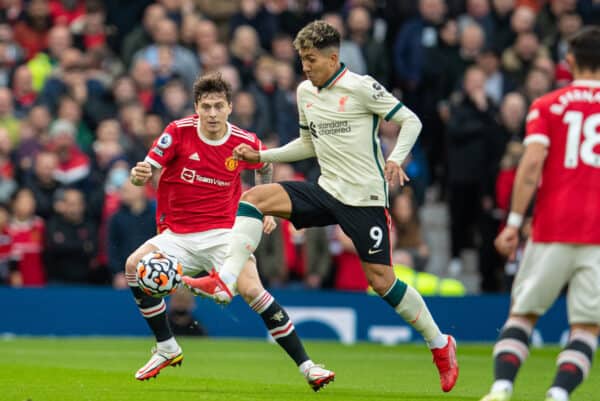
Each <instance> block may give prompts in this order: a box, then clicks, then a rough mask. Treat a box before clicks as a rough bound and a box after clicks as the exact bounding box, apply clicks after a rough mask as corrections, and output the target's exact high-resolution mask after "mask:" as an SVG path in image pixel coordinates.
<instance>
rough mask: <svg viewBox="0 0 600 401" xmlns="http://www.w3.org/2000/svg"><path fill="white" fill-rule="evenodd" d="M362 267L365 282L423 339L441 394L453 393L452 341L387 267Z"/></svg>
mask: <svg viewBox="0 0 600 401" xmlns="http://www.w3.org/2000/svg"><path fill="white" fill-rule="evenodd" d="M363 267H364V270H365V273H366V276H367V280H368V281H369V284H370V285H371V287H372V288H373V289H374V290H375V292H377V293H378V294H379V295H380V296H381V297H382V298H383V299H384V300H385V301H386V302H387V303H388V304H389V305H390V306H391V307H392V308H394V310H395V311H396V313H398V314H399V315H400V316H401V317H402V318H403V319H404V320H405V321H406V322H407V323H409V324H410V325H411V326H412V327H413V328H414V329H415V330H417V331H418V332H419V333H420V334H421V335H422V336H423V338H424V339H425V341H426V343H427V345H428V347H429V348H430V350H431V353H432V354H433V361H434V363H435V365H436V367H437V369H438V372H439V375H440V384H441V387H442V390H443V391H445V392H447V391H450V390H452V388H453V387H454V385H455V384H456V380H457V379H458V362H457V359H456V341H455V340H454V338H453V337H452V336H450V335H446V334H442V332H441V331H440V329H439V328H438V326H437V324H436V323H435V321H434V320H433V317H432V316H431V313H430V312H429V308H427V305H426V304H425V300H424V299H423V297H422V296H421V294H419V293H418V292H417V291H416V290H415V289H414V288H412V287H411V286H409V285H407V284H406V283H404V282H402V281H400V280H398V279H397V278H396V277H395V275H394V273H393V270H392V269H391V268H390V266H387V265H381V264H373V263H364V262H363Z"/></svg>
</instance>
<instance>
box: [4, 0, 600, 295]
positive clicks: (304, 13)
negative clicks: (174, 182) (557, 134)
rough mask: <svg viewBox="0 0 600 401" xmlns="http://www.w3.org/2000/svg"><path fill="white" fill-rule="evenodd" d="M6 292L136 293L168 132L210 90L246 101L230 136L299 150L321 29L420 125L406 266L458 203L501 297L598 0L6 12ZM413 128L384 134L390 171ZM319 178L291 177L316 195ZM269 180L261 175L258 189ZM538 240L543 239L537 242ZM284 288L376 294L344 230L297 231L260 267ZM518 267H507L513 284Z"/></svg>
mask: <svg viewBox="0 0 600 401" xmlns="http://www.w3.org/2000/svg"><path fill="white" fill-rule="evenodd" d="M0 5H1V6H0V281H1V282H3V283H6V284H7V285H11V286H43V285H47V284H65V283H78V284H101V285H113V286H115V287H116V288H123V287H125V286H126V283H125V280H124V277H123V273H122V271H123V266H124V262H125V259H126V257H127V255H128V254H129V253H130V252H131V251H133V250H134V249H135V248H136V247H137V246H139V245H140V244H141V243H143V242H144V241H145V240H146V239H147V238H149V237H151V236H152V235H154V234H155V232H156V227H155V222H154V210H155V209H154V208H155V192H154V190H153V188H152V187H151V186H148V187H147V188H139V187H134V186H133V185H131V184H130V183H129V182H128V175H129V169H130V166H131V165H132V164H133V163H135V162H136V161H139V160H142V159H143V158H144V157H145V154H146V152H147V150H148V148H149V146H150V144H151V143H152V141H153V140H154V139H155V138H156V137H157V136H158V135H160V133H161V132H162V129H163V127H164V126H165V125H166V124H167V123H168V122H169V121H171V120H174V119H177V118H180V117H183V116H186V115H189V114H191V113H193V104H192V99H191V86H192V83H193V81H194V79H195V77H196V76H197V75H198V74H201V73H207V72H214V71H218V72H220V73H221V74H222V75H223V76H224V77H225V78H226V79H227V80H228V81H229V82H230V83H231V84H232V86H233V89H234V97H233V114H232V116H231V121H232V122H233V123H234V124H237V125H239V126H240V127H242V128H244V129H247V130H249V131H253V132H255V133H257V134H258V136H259V137H260V138H261V139H262V140H263V141H264V142H265V143H266V144H267V146H277V145H280V144H285V143H287V142H289V141H290V140H292V139H293V138H295V137H296V136H297V135H298V129H297V121H298V119H297V108H296V99H295V88H296V85H297V84H298V83H299V82H300V81H301V80H302V71H301V65H300V63H299V60H298V57H297V55H296V52H295V50H294V48H293V45H292V40H293V38H294V36H295V34H296V33H297V31H298V30H299V29H300V28H301V27H302V26H304V25H305V24H306V23H308V22H310V21H312V20H314V19H317V18H323V19H325V20H326V21H328V22H329V23H331V24H332V25H334V26H335V27H336V28H338V29H339V31H340V32H341V33H342V35H343V41H342V45H341V60H342V61H343V62H344V63H346V65H348V66H349V68H350V69H351V70H353V71H354V72H357V73H360V74H370V75H372V76H374V77H375V78H376V79H378V80H379V81H380V82H381V83H382V84H383V85H385V86H386V87H387V88H389V89H390V90H391V91H393V93H395V94H396V95H397V96H398V97H399V98H401V99H402V101H403V102H404V103H405V104H406V105H407V106H409V107H410V108H411V109H413V110H414V111H415V112H416V113H417V114H418V115H419V116H420V117H421V119H422V121H423V124H424V129H423V132H422V134H421V137H420V139H419V142H418V144H417V146H416V147H415V149H414V151H413V153H412V155H411V158H410V160H409V161H408V163H407V165H406V170H407V171H408V174H409V175H410V176H411V177H412V181H411V185H410V186H409V187H405V188H403V189H402V190H400V191H395V192H394V193H393V194H391V203H390V205H391V216H392V221H393V236H392V245H393V248H394V252H393V258H394V262H395V263H398V264H402V265H406V266H410V267H413V268H414V269H416V270H419V271H423V270H426V269H427V264H428V258H429V256H430V252H431V249H430V247H429V246H428V243H427V239H426V238H425V235H424V232H423V228H422V225H421V223H420V220H419V215H420V213H419V210H420V208H421V207H422V206H423V204H424V202H425V198H426V194H432V193H433V194H435V195H434V198H436V199H435V200H439V201H444V202H447V204H448V210H449V215H450V221H451V224H450V226H451V229H450V236H451V244H452V245H451V257H452V259H451V262H450V265H449V266H448V274H451V275H460V273H461V271H462V262H461V255H462V252H463V251H464V250H465V249H468V248H475V249H477V250H478V253H479V258H478V265H479V271H480V275H481V289H482V290H483V291H501V290H503V289H506V285H505V281H504V280H503V277H504V276H505V275H506V274H508V275H509V276H510V274H511V273H510V272H511V271H512V272H513V273H512V274H514V270H515V261H509V263H508V264H506V261H504V260H502V259H500V258H499V257H498V256H497V255H496V253H495V251H494V250H493V246H492V239H493V237H494V236H495V234H496V233H497V232H498V229H499V226H500V223H501V221H502V220H503V218H504V216H505V214H506V211H507V210H508V207H509V203H510V191H511V185H512V180H513V178H514V174H515V167H516V165H517V163H518V160H519V157H520V155H521V153H522V151H523V148H522V145H521V140H522V137H523V123H524V119H525V115H526V110H527V107H528V105H529V104H530V103H531V101H532V100H533V99H534V98H535V97H537V96H539V95H542V94H544V93H546V92H548V91H550V90H551V89H553V88H556V87H560V86H562V85H565V84H567V83H569V82H570V80H571V74H570V71H569V68H568V66H567V65H566V63H565V53H566V51H567V46H566V39H567V38H568V37H569V35H570V34H572V33H573V32H575V31H577V30H578V29H579V28H580V27H581V26H582V25H584V24H597V23H598V22H599V21H600V1H597V0H548V1H534V0H529V1H527V0H419V1H404V0H387V1H386V0H379V1H377V0H331V1H330V0H327V1H324V0H323V1H321V0H222V1H211V0H157V1H150V0H136V1H129V2H123V1H117V0H105V1H100V0H0ZM397 132H398V127H396V126H395V125H393V124H391V123H385V122H384V123H382V125H381V128H380V136H381V140H382V146H383V148H384V153H385V152H386V151H387V150H388V149H390V148H391V147H392V146H393V144H394V141H395V137H396V134H397ZM316 176H318V166H317V165H316V163H315V161H314V160H308V161H303V162H299V163H295V164H293V165H278V166H276V172H275V179H276V180H283V179H295V180H314V179H315V177H316ZM251 181H252V177H251V176H250V175H249V176H248V177H247V184H248V185H250V183H251ZM524 234H525V233H524ZM257 257H258V259H259V270H260V272H261V275H262V276H263V279H264V280H265V282H266V283H267V284H268V285H270V286H286V285H287V286H289V285H297V286H303V287H309V288H321V287H330V288H331V287H333V288H339V289H346V290H365V289H366V287H367V283H366V279H365V278H364V274H363V273H362V270H361V268H360V263H359V260H358V256H357V255H356V252H355V250H354V247H353V245H352V243H351V241H350V240H349V239H348V237H346V236H345V235H344V234H343V232H341V230H340V229H339V228H337V227H326V228H312V229H308V230H296V229H295V228H294V227H293V226H292V225H291V224H289V222H287V221H281V222H280V225H279V227H278V229H277V231H276V232H275V233H274V234H272V235H270V236H265V238H264V240H263V243H262V245H261V247H260V248H259V249H258V251H257ZM505 266H506V267H505Z"/></svg>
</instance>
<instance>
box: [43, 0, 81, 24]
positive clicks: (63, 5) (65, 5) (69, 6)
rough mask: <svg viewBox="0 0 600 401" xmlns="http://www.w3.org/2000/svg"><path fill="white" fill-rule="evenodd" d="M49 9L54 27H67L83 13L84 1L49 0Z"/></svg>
mask: <svg viewBox="0 0 600 401" xmlns="http://www.w3.org/2000/svg"><path fill="white" fill-rule="evenodd" d="M49 7H50V15H51V16H52V23H53V24H54V25H63V26H69V25H71V23H73V22H74V21H76V20H77V19H78V18H79V17H81V16H82V15H84V13H85V1H84V0H70V1H66V0H50V4H49Z"/></svg>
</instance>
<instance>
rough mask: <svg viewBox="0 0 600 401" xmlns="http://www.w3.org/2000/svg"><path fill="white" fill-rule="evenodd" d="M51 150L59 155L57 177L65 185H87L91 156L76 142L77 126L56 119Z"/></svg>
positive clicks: (50, 145)
mask: <svg viewBox="0 0 600 401" xmlns="http://www.w3.org/2000/svg"><path fill="white" fill-rule="evenodd" d="M49 148H50V150H52V151H54V152H56V154H57V155H58V160H59V162H58V168H57V170H56V173H55V177H54V178H55V179H56V181H58V182H59V183H60V184H62V185H65V186H67V185H68V186H74V185H75V186H81V185H85V181H86V180H87V178H88V176H89V175H90V158H89V157H88V156H87V155H86V154H85V153H83V152H82V151H81V150H80V149H79V147H78V146H77V144H76V143H75V126H74V125H73V124H72V123H71V122H69V121H66V120H56V121H55V122H54V123H53V124H52V126H51V127H50V143H49Z"/></svg>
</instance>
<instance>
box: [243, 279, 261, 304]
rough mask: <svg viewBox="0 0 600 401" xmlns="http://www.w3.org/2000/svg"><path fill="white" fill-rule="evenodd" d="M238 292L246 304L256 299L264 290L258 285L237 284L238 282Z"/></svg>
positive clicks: (252, 283)
mask: <svg viewBox="0 0 600 401" xmlns="http://www.w3.org/2000/svg"><path fill="white" fill-rule="evenodd" d="M237 290H238V292H239V293H240V295H241V296H242V298H244V300H245V301H246V302H248V303H249V302H251V301H252V300H254V299H255V298H256V297H258V296H259V295H260V294H261V293H262V292H263V291H264V288H263V286H262V285H261V284H260V283H255V282H250V283H249V282H241V283H240V282H239V281H238V287H237Z"/></svg>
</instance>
